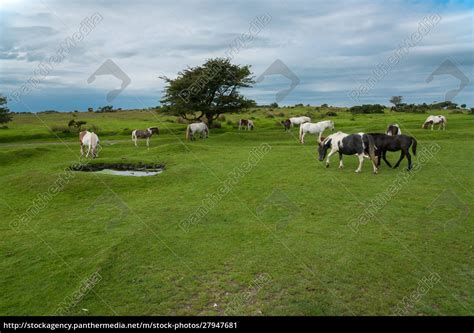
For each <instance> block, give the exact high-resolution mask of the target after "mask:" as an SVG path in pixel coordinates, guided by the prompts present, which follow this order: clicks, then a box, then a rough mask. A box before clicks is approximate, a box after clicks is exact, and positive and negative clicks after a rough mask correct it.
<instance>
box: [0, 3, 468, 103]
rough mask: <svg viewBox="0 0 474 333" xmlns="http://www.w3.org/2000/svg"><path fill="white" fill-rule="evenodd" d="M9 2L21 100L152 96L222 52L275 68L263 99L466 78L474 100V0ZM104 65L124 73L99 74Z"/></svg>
mask: <svg viewBox="0 0 474 333" xmlns="http://www.w3.org/2000/svg"><path fill="white" fill-rule="evenodd" d="M0 4H1V5H0V6H1V7H0V93H1V94H3V95H5V96H7V97H8V99H9V103H8V106H9V108H10V110H12V111H15V112H23V111H30V112H37V111H43V110H58V111H73V110H79V111H85V110H87V108H88V107H93V108H94V109H95V108H97V107H99V106H103V105H113V106H114V108H123V109H128V108H145V107H153V106H156V105H159V101H160V99H161V96H162V94H163V88H164V86H165V82H164V81H163V80H162V79H160V78H159V77H160V76H168V77H171V78H174V77H176V75H177V73H178V72H179V71H181V70H182V69H184V68H186V67H187V66H197V65H200V64H202V63H204V62H205V61H206V60H207V59H209V58H214V57H226V58H229V60H231V62H232V63H235V64H240V65H251V69H252V72H253V75H254V76H255V78H259V77H260V76H261V75H262V74H263V73H265V71H266V70H267V69H268V68H270V69H273V72H272V73H273V75H265V76H263V77H262V78H263V79H262V80H260V82H258V83H257V84H255V85H254V87H252V88H249V89H245V90H243V91H242V93H243V94H244V95H245V96H246V97H248V98H252V99H254V100H255V101H256V102H257V103H258V104H269V103H272V102H278V103H279V104H280V105H294V104H296V103H303V104H311V105H321V104H323V103H327V104H329V105H335V106H352V105H360V104H367V103H380V104H385V105H388V104H389V99H390V97H391V96H393V95H401V96H403V97H404V101H405V102H407V103H423V102H426V103H432V102H434V101H444V100H446V99H447V98H448V97H447V96H446V93H447V92H448V91H452V90H455V89H458V90H459V91H456V93H455V94H454V95H455V96H454V97H450V99H451V100H452V101H453V102H455V103H458V104H467V105H468V106H470V107H474V89H472V88H473V83H472V81H473V79H474V77H473V73H474V70H473V69H474V57H473V56H474V37H473V28H474V27H473V26H474V1H364V0H362V1H311V0H308V1H225V0H224V1H205V0H199V1H191V0H189V1H101V0H95V1H55V0H37V1H22V0H0ZM104 63H105V66H104V65H103V64H104ZM104 68H105V69H106V71H105V73H103V74H107V73H113V74H114V75H96V76H95V77H94V78H95V79H92V78H91V76H93V74H94V73H95V72H96V71H97V70H99V73H97V74H101V71H102V70H103V69H104ZM267 73H268V71H267ZM288 73H289V75H288ZM430 74H433V76H432V79H431V80H428V78H429V77H430ZM288 77H289V78H288ZM292 83H293V84H292ZM290 87H291V88H292V89H290V90H291V91H289V92H288V93H287V94H281V93H280V94H278V92H281V91H282V90H284V89H288V88H290ZM122 88H123V89H122ZM114 89H121V90H120V91H117V93H118V95H116V96H112V97H111V95H110V94H109V92H110V91H112V90H114ZM451 95H453V94H451ZM451 95H450V96H451ZM108 96H109V99H108Z"/></svg>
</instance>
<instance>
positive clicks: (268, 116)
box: [265, 111, 275, 118]
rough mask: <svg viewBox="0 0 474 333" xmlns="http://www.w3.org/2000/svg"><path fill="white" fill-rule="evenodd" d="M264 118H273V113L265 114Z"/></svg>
mask: <svg viewBox="0 0 474 333" xmlns="http://www.w3.org/2000/svg"><path fill="white" fill-rule="evenodd" d="M265 117H266V118H275V115H274V114H273V112H270V111H268V112H266V113H265Z"/></svg>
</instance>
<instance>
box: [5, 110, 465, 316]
mask: <svg viewBox="0 0 474 333" xmlns="http://www.w3.org/2000/svg"><path fill="white" fill-rule="evenodd" d="M308 110H309V109H306V108H299V109H298V108H295V109H278V110H275V112H285V116H288V115H290V114H291V115H297V114H303V113H306V112H308ZM437 113H444V114H446V115H447V118H448V124H447V130H446V131H436V130H435V131H429V130H422V129H421V128H420V127H421V123H422V122H423V121H424V119H425V118H426V116H427V115H416V114H392V113H388V112H387V113H386V114H382V115H381V114H379V115H360V116H355V120H351V118H353V117H352V115H351V114H348V113H346V112H338V116H337V117H333V118H331V119H333V120H334V121H335V124H336V130H341V131H344V132H347V133H352V132H360V131H365V132H373V131H384V130H385V128H386V126H387V124H388V123H390V122H398V123H399V124H401V126H402V131H403V132H404V133H405V134H411V135H413V136H415V137H416V138H417V139H418V142H419V148H418V151H419V152H420V151H422V149H423V148H424V147H428V146H429V145H432V144H437V145H439V146H440V147H441V150H440V151H439V152H438V153H437V154H436V155H435V156H434V158H432V159H430V160H428V161H427V162H426V163H424V164H423V166H422V167H421V168H420V169H419V171H418V172H416V173H415V174H414V175H413V177H411V178H410V180H409V181H408V182H406V184H404V185H403V186H402V188H401V189H400V191H398V192H397V193H396V194H394V195H393V196H392V197H391V198H390V200H389V201H388V202H387V204H386V205H385V207H384V208H383V209H382V210H379V211H377V213H376V216H375V217H374V218H373V219H371V220H370V221H368V222H367V223H366V224H365V225H361V226H360V228H359V231H358V232H357V233H355V232H353V231H352V230H351V229H350V228H349V227H348V224H349V222H350V221H352V220H353V219H355V218H357V217H358V216H359V215H360V214H362V213H363V212H364V209H365V208H366V207H367V204H368V203H369V202H370V201H371V200H372V199H374V198H376V197H377V196H378V195H380V194H381V193H384V192H385V191H386V190H387V188H388V187H389V186H390V185H391V184H392V183H393V181H394V179H396V177H397V176H399V175H403V174H406V171H405V170H404V169H405V167H406V160H405V161H404V162H402V166H403V168H400V169H397V170H394V169H389V168H387V167H386V166H385V165H382V167H381V169H380V173H379V174H378V175H375V176H374V175H372V173H371V167H370V164H369V163H368V162H367V161H366V162H365V163H364V167H363V170H362V173H361V174H355V173H354V170H355V169H356V164H357V159H356V158H355V157H352V156H346V157H345V168H344V169H342V170H339V169H338V168H337V156H334V157H333V160H332V164H331V167H329V168H328V169H326V168H325V167H324V166H323V164H322V163H321V162H319V161H318V160H317V156H316V147H315V139H314V138H312V137H309V136H307V137H306V144H305V145H301V144H299V143H298V141H297V129H296V128H294V129H292V131H291V132H289V133H288V132H284V131H283V129H282V127H281V126H277V124H276V123H277V122H279V121H280V120H282V119H283V117H275V118H267V117H266V116H265V114H266V111H265V110H264V111H259V110H257V111H254V112H252V113H249V114H247V115H232V116H227V120H228V119H230V120H232V121H233V122H235V121H236V120H237V119H238V118H240V117H255V125H256V129H255V130H254V131H252V132H237V131H236V129H235V128H233V126H231V125H229V124H227V123H226V121H223V122H222V123H223V128H222V129H219V130H211V134H210V138H209V139H208V140H197V141H195V142H183V141H182V140H183V139H184V128H185V125H182V124H178V123H176V122H174V118H173V117H166V116H161V115H157V114H156V113H151V112H147V111H129V112H125V111H124V112H117V113H103V114H95V113H93V114H89V113H79V114H77V117H76V119H79V120H85V121H87V122H88V125H92V124H94V125H96V126H98V127H99V128H100V132H99V135H100V137H101V140H102V142H103V150H102V152H101V154H100V157H99V158H98V159H97V160H96V162H108V161H110V162H126V163H129V162H150V163H164V164H165V165H166V170H165V171H164V172H163V173H162V174H160V175H157V176H154V177H141V178H136V177H120V176H110V175H97V174H91V173H74V176H72V177H71V178H70V179H69V181H67V183H66V184H65V185H64V187H63V188H62V190H61V191H60V192H59V193H58V194H57V195H56V196H54V197H53V198H52V199H51V200H50V201H48V203H47V205H46V206H45V207H44V208H42V209H40V211H39V212H38V213H37V214H36V215H34V217H33V218H32V219H31V221H29V222H27V223H25V224H22V225H21V228H20V231H19V232H16V231H14V230H13V229H12V228H11V227H10V223H11V221H14V220H15V219H17V218H18V216H19V215H21V214H24V213H25V211H26V210H27V209H28V208H29V207H31V205H32V202H33V200H34V199H35V198H37V196H38V195H39V194H40V193H43V192H45V191H47V190H48V187H49V186H51V185H52V184H54V183H55V182H56V181H57V179H58V178H61V177H62V175H64V169H65V168H67V167H68V166H70V165H71V164H73V163H75V162H77V161H78V160H79V146H78V143H77V138H76V136H75V135H71V136H67V135H64V136H62V137H61V140H62V141H60V140H59V139H58V138H57V137H56V136H55V134H54V133H51V132H50V131H49V130H48V127H51V126H54V125H57V126H65V125H66V124H67V122H68V121H69V120H70V119H72V115H71V114H40V115H38V116H39V117H40V119H38V118H37V117H36V116H34V115H31V114H30V115H15V118H14V121H13V122H12V123H10V124H8V126H9V129H7V130H0V142H3V143H2V144H0V146H1V147H2V148H1V152H0V175H1V178H0V192H1V193H0V196H1V198H2V199H1V200H0V213H1V216H2V219H1V224H0V228H1V232H2V236H3V237H2V238H1V240H0V248H1V255H2V260H1V261H0V270H1V273H0V283H1V286H2V287H1V288H2V297H1V299H0V313H1V314H2V315H51V314H54V313H55V311H56V310H57V308H58V306H59V305H60V304H61V303H62V302H65V299H66V300H67V299H68V298H71V297H73V295H77V293H78V291H79V290H80V289H81V285H82V284H83V281H84V280H86V279H87V278H89V277H90V276H91V275H92V274H94V273H95V272H98V273H99V274H100V276H101V280H100V282H98V283H97V284H96V285H95V286H94V287H92V288H91V289H90V290H88V292H86V293H85V295H83V296H82V297H79V298H78V299H77V304H75V305H74V306H70V307H69V308H67V311H66V312H65V313H66V314H71V315H127V314H128V315H195V314H199V315H222V314H224V313H226V310H227V309H228V308H229V307H234V308H235V307H236V302H237V301H236V299H237V298H240V299H243V300H244V301H241V303H238V304H240V305H241V306H239V307H238V311H237V314H242V315H261V314H263V315H353V314H362V315H382V314H384V315H390V314H392V313H393V312H394V311H395V308H396V306H397V304H399V302H401V300H402V299H403V298H404V297H410V295H411V294H412V293H413V292H414V291H416V289H417V288H418V286H419V281H420V280H421V279H423V278H424V277H427V276H429V275H430V274H431V273H436V274H438V275H439V277H440V278H441V280H440V282H438V283H436V284H435V285H433V287H432V288H429V290H428V291H427V292H426V293H424V294H423V295H422V296H421V297H420V298H419V300H418V301H416V302H413V307H411V308H409V309H408V311H407V313H406V314H410V315H469V314H470V315H472V309H473V305H474V299H473V295H474V288H473V284H472V281H473V278H474V274H473V266H472V262H473V255H472V253H473V237H472V235H473V223H472V222H473V219H472V214H473V212H474V205H473V197H472V188H473V185H474V178H473V176H472V156H474V145H473V139H474V133H473V128H474V117H472V116H470V115H463V114H455V115H453V114H448V113H447V112H445V111H441V112H437ZM313 118H314V119H316V118H318V116H317V113H315V116H314V117H313ZM318 120H319V119H318ZM154 125H157V126H159V127H160V129H161V134H160V135H159V136H158V137H153V139H152V141H151V147H150V149H146V148H145V147H144V142H143V141H141V142H140V143H141V147H140V148H138V149H137V148H134V147H133V146H132V143H131V140H130V137H129V135H128V134H126V133H127V132H126V131H124V129H127V128H128V129H130V130H131V129H134V128H146V127H150V126H154ZM263 143H266V144H268V145H270V146H271V150H270V151H269V152H268V153H267V154H265V155H264V156H263V157H262V158H261V159H260V160H259V161H258V163H257V164H256V165H255V166H254V167H253V168H252V169H251V170H250V171H249V172H248V173H246V174H245V175H244V176H242V177H241V178H240V179H239V180H238V182H237V183H236V184H235V185H233V186H232V190H231V191H230V192H229V193H228V194H227V195H225V196H224V197H223V198H222V199H221V200H220V201H219V202H218V203H217V205H216V206H215V207H214V208H212V209H211V210H210V211H209V212H208V213H207V214H206V215H205V216H204V217H203V218H202V219H200V220H199V222H197V223H195V224H193V225H191V227H190V229H189V231H188V232H184V231H183V230H182V229H181V228H180V227H179V224H180V222H181V221H183V220H184V219H186V218H188V217H189V215H190V214H192V213H193V212H194V211H195V210H196V209H197V208H198V207H199V206H200V205H201V202H202V200H203V199H205V198H206V194H211V193H215V192H216V191H218V190H219V188H220V186H222V183H223V182H224V181H225V180H226V179H227V178H228V177H229V173H231V172H232V170H233V169H234V168H235V167H237V166H239V165H241V164H242V163H243V162H245V161H247V160H248V157H249V154H250V152H251V150H252V148H254V147H257V146H259V145H261V144H263ZM388 158H389V160H390V161H393V162H395V161H396V159H397V158H398V153H397V154H395V153H389V155H388ZM414 162H415V163H419V161H418V160H417V158H414ZM272 193H273V195H272ZM453 193H454V194H453ZM440 195H442V197H441V199H438V200H437V198H438V197H439V196H440ZM433 202H435V204H436V206H437V208H436V210H435V211H434V212H432V213H431V214H430V213H429V210H428V207H429V206H430V205H431V204H432V203H433ZM262 207H263V209H262ZM262 274H268V275H266V276H269V277H270V278H271V280H270V281H269V282H268V283H266V284H264V285H262V286H261V287H259V288H255V286H254V282H255V280H256V279H257V278H258V277H259V276H261V275H262ZM66 302H67V301H66ZM215 305H216V306H215ZM84 309H87V310H84ZM227 313H228V312H227Z"/></svg>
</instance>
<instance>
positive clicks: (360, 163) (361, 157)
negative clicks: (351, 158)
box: [355, 154, 364, 173]
mask: <svg viewBox="0 0 474 333" xmlns="http://www.w3.org/2000/svg"><path fill="white" fill-rule="evenodd" d="M357 157H358V158H359V166H358V167H357V169H356V171H355V172H356V173H359V172H360V171H361V170H362V164H363V163H364V154H357Z"/></svg>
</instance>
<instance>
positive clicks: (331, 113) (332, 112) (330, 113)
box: [326, 111, 383, 117]
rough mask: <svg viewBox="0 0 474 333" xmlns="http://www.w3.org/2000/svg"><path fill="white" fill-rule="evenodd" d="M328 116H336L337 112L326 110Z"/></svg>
mask: <svg viewBox="0 0 474 333" xmlns="http://www.w3.org/2000/svg"><path fill="white" fill-rule="evenodd" d="M382 113H383V111H382ZM326 116H327V117H336V116H337V113H336V112H334V111H328V112H326Z"/></svg>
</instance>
